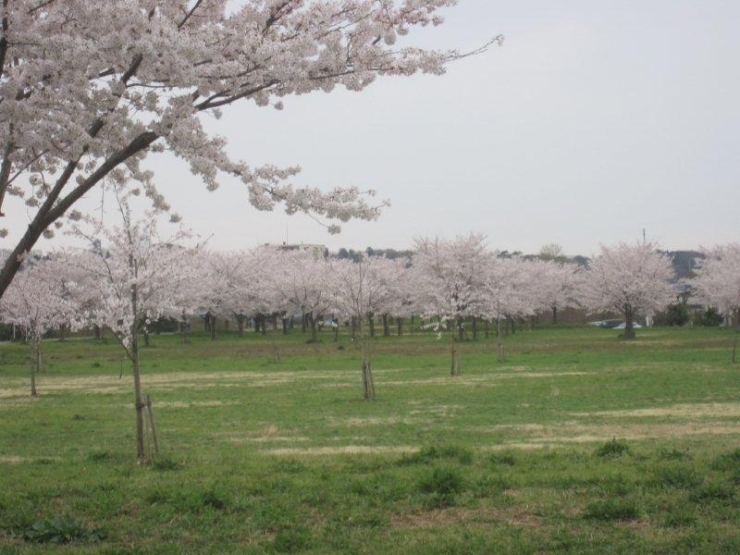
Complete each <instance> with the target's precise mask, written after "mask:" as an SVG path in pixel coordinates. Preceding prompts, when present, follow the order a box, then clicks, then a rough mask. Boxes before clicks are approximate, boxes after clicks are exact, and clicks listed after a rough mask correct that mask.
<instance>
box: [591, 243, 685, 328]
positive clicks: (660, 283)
mask: <svg viewBox="0 0 740 555" xmlns="http://www.w3.org/2000/svg"><path fill="white" fill-rule="evenodd" d="M673 277H674V274H673V266H672V265H671V260H670V258H669V257H668V256H666V255H665V254H662V253H660V252H658V250H657V245H656V244H655V243H652V242H649V241H641V242H638V243H636V244H634V245H630V244H627V243H618V244H616V245H613V246H603V245H602V247H601V253H600V254H599V256H597V257H596V258H595V259H594V260H593V261H592V262H591V264H590V265H589V268H588V272H587V273H586V276H585V281H584V287H583V301H584V304H585V306H587V307H589V308H590V309H591V310H594V311H615V312H618V313H621V314H622V315H623V316H624V321H625V330H624V337H625V339H634V337H635V331H634V319H635V318H636V317H637V316H638V315H640V314H645V313H649V312H652V311H656V310H660V309H662V308H665V307H666V306H667V305H668V304H669V303H670V302H671V301H672V300H673V299H674V298H675V296H676V295H675V290H674V289H673V287H672V286H671V283H670V281H671V280H672V279H673Z"/></svg>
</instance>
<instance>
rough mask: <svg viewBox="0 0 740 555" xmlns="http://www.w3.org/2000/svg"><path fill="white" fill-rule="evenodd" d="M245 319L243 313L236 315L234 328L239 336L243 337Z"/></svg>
mask: <svg viewBox="0 0 740 555" xmlns="http://www.w3.org/2000/svg"><path fill="white" fill-rule="evenodd" d="M246 319H247V317H246V316H244V314H237V315H236V330H237V333H238V334H239V337H240V338H243V337H244V322H245V321H246Z"/></svg>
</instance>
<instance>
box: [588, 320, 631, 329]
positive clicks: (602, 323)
mask: <svg viewBox="0 0 740 555" xmlns="http://www.w3.org/2000/svg"><path fill="white" fill-rule="evenodd" d="M589 324H591V325H592V326H596V327H597V328H604V329H609V330H623V329H624V328H626V327H627V324H626V323H625V321H624V320H621V319H618V318H616V319H611V320H596V321H594V322H589ZM632 327H633V328H634V329H640V328H641V327H642V326H641V325H640V324H638V323H637V322H632Z"/></svg>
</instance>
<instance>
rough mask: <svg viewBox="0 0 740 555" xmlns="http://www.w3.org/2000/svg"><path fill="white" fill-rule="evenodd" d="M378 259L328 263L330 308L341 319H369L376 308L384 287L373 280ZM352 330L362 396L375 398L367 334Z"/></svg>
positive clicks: (379, 282) (376, 280)
mask: <svg viewBox="0 0 740 555" xmlns="http://www.w3.org/2000/svg"><path fill="white" fill-rule="evenodd" d="M378 260H379V259H373V258H367V259H365V258H363V257H361V258H360V260H358V261H357V262H354V261H352V260H348V259H343V260H334V261H332V273H333V276H334V290H333V295H334V298H335V300H334V306H335V307H336V310H337V312H338V313H339V314H340V315H342V316H343V317H345V318H346V317H349V318H351V319H353V320H356V321H361V320H362V319H363V318H364V317H366V316H367V317H372V316H371V315H372V314H374V311H375V310H377V307H378V306H379V305H378V303H379V300H380V299H381V298H382V297H383V296H384V287H383V285H382V283H381V281H380V280H378V279H376V278H377V272H375V271H374V269H375V270H377V268H378V266H379V265H380V264H381V263H379V262H378ZM356 331H358V330H354V329H353V340H356V342H357V344H358V345H359V346H360V353H361V356H362V374H361V377H362V397H363V398H364V399H372V398H374V397H375V380H374V379H373V372H372V363H371V352H370V350H371V344H370V338H369V337H368V334H367V333H364V332H363V331H362V328H360V329H359V334H358V333H356Z"/></svg>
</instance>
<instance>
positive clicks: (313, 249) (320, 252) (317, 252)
mask: <svg viewBox="0 0 740 555" xmlns="http://www.w3.org/2000/svg"><path fill="white" fill-rule="evenodd" d="M266 246H268V247H273V248H276V249H278V250H281V251H300V252H310V253H312V254H313V255H314V257H315V258H327V257H328V256H329V249H327V248H326V247H325V246H324V245H312V244H304V243H301V244H299V245H295V244H294V245H289V244H287V243H283V244H282V245H278V246H275V245H266Z"/></svg>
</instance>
